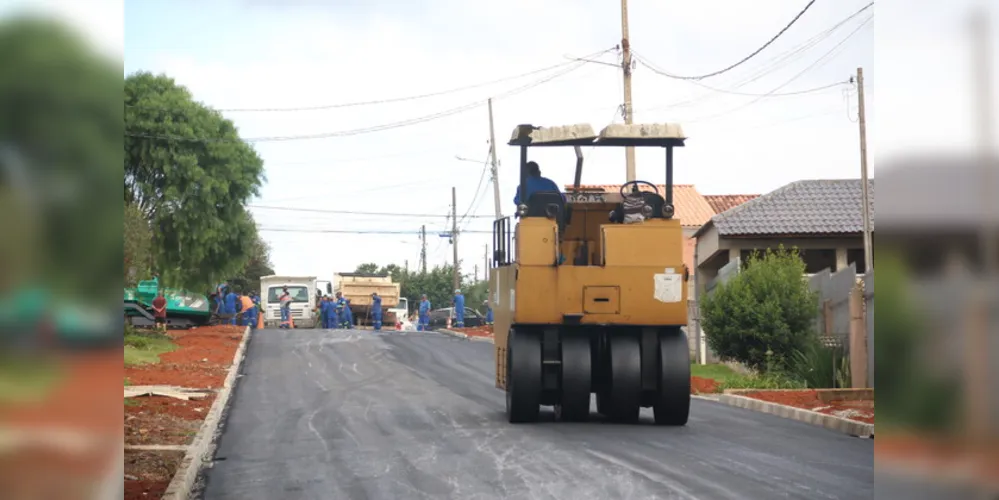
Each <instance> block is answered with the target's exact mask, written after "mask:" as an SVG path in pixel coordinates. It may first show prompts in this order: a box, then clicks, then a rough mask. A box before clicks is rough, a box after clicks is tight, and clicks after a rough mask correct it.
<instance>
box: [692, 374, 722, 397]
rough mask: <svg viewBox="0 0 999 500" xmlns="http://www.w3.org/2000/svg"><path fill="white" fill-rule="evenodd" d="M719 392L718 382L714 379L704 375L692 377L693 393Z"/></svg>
mask: <svg viewBox="0 0 999 500" xmlns="http://www.w3.org/2000/svg"><path fill="white" fill-rule="evenodd" d="M714 392H718V382H715V380H714V379H710V378H703V377H694V376H691V377H690V393H691V394H711V393H714Z"/></svg>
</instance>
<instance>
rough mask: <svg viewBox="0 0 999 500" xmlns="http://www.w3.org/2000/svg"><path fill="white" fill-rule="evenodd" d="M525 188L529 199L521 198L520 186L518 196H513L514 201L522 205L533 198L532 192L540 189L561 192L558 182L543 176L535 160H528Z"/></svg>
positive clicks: (563, 197) (563, 196)
mask: <svg viewBox="0 0 999 500" xmlns="http://www.w3.org/2000/svg"><path fill="white" fill-rule="evenodd" d="M524 190H525V191H526V193H525V194H526V195H527V199H525V200H521V199H520V189H519V188H518V189H517V194H516V196H514V197H513V202H514V203H515V204H516V205H517V206H520V205H521V204H526V203H527V201H528V200H530V199H531V195H532V194H534V193H537V192H540V191H554V192H556V193H560V194H561V191H560V190H559V188H558V184H555V181H553V180H551V179H549V178H547V177H541V168H540V167H538V164H537V163H536V162H533V161H529V162H527V185H526V186H525V189H524ZM562 199H563V200H564V199H565V195H564V194H563V195H562Z"/></svg>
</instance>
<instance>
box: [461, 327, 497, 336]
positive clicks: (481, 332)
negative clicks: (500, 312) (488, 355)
mask: <svg viewBox="0 0 999 500" xmlns="http://www.w3.org/2000/svg"><path fill="white" fill-rule="evenodd" d="M452 330H453V331H456V332H461V333H464V334H465V335H468V336H469V337H492V336H493V325H483V326H473V327H469V328H452Z"/></svg>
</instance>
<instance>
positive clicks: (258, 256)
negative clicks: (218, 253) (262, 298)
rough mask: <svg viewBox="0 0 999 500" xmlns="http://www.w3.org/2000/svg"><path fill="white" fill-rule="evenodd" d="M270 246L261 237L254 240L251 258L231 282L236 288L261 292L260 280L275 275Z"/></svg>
mask: <svg viewBox="0 0 999 500" xmlns="http://www.w3.org/2000/svg"><path fill="white" fill-rule="evenodd" d="M270 250H271V249H270V246H269V245H267V242H266V241H264V240H263V239H262V238H261V237H260V236H259V235H258V236H257V237H256V238H255V239H254V241H253V243H252V246H251V247H250V256H249V258H248V259H247V261H246V264H245V265H244V266H243V269H242V271H240V272H239V273H236V275H235V276H233V277H232V278H231V279H230V280H229V281H230V282H231V283H232V284H233V286H234V287H236V288H237V289H239V290H241V291H243V292H249V291H254V292H257V293H259V292H260V278H261V277H262V276H268V275H271V274H274V265H273V264H271V251H270Z"/></svg>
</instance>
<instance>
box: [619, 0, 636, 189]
mask: <svg viewBox="0 0 999 500" xmlns="http://www.w3.org/2000/svg"><path fill="white" fill-rule="evenodd" d="M621 69H622V70H624V108H623V114H624V123H626V124H628V125H631V123H632V120H633V119H634V116H633V115H634V113H633V110H632V107H631V42H629V41H628V0H621ZM624 155H625V156H624V158H625V166H626V169H627V170H626V172H627V179H626V180H627V181H628V182H631V181H633V180H635V148H634V147H632V146H628V147H627V148H625V149H624Z"/></svg>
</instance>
